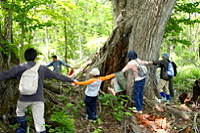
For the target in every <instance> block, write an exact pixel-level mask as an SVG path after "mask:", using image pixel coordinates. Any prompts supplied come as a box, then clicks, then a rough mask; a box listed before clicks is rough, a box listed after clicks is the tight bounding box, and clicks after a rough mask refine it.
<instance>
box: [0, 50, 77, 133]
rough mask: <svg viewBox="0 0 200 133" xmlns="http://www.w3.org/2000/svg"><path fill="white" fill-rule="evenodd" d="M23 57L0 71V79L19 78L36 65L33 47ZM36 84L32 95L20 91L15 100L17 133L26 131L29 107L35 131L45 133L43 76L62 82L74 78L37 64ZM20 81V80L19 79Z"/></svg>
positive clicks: (70, 80)
mask: <svg viewBox="0 0 200 133" xmlns="http://www.w3.org/2000/svg"><path fill="white" fill-rule="evenodd" d="M24 56H25V59H26V61H27V62H25V63H22V64H19V65H16V66H14V67H13V68H11V69H10V70H7V71H4V72H1V73H0V81H3V80H7V79H10V78H17V79H18V80H20V79H21V77H22V75H23V73H24V72H25V71H26V70H28V69H30V68H32V67H34V66H35V65H37V63H35V61H36V57H37V51H36V50H35V49H33V48H29V49H27V50H26V51H25V53H24ZM38 76H39V79H38V86H37V91H36V92H35V94H32V95H23V94H21V92H20V96H19V99H18V102H17V109H16V114H17V118H16V120H17V122H18V124H19V128H18V129H17V130H16V132H17V133H26V132H27V124H26V116H25V112H26V108H27V107H29V106H30V107H31V109H32V114H33V120H34V125H35V130H36V132H37V133H46V129H45V126H44V124H45V120H44V91H43V84H44V82H43V80H44V78H52V79H57V80H61V81H64V82H70V83H73V82H74V79H71V78H69V77H67V76H64V75H62V74H60V73H57V72H53V71H51V70H50V69H48V68H47V67H45V66H43V65H39V68H38ZM20 82H21V81H20Z"/></svg>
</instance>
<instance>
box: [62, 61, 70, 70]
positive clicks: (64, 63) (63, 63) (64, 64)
mask: <svg viewBox="0 0 200 133" xmlns="http://www.w3.org/2000/svg"><path fill="white" fill-rule="evenodd" d="M60 64H62V65H63V66H66V67H70V68H72V67H71V66H70V65H69V64H67V63H66V62H64V61H61V60H60Z"/></svg>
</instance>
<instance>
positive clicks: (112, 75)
mask: <svg viewBox="0 0 200 133" xmlns="http://www.w3.org/2000/svg"><path fill="white" fill-rule="evenodd" d="M113 77H115V74H110V75H107V76H104V77H99V79H101V80H102V81H105V80H108V79H111V78H113Z"/></svg>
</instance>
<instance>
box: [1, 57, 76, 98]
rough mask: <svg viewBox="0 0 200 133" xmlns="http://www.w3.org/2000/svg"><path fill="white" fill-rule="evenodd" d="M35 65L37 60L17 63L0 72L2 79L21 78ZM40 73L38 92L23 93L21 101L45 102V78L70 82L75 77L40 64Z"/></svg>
mask: <svg viewBox="0 0 200 133" xmlns="http://www.w3.org/2000/svg"><path fill="white" fill-rule="evenodd" d="M34 65H35V62H32V61H30V62H26V63H22V64H20V65H16V66H14V67H13V68H11V69H10V70H8V71H4V72H1V73H0V81H3V80H6V79H10V78H17V79H18V80H20V78H21V75H22V73H23V72H24V71H25V70H27V69H29V68H31V67H33V66H34ZM38 74H39V81H38V89H37V92H36V94H33V95H21V94H20V97H19V101H23V102H36V101H41V102H44V92H43V84H44V82H43V80H44V78H52V79H58V80H61V81H65V82H70V83H72V82H73V81H74V79H71V78H69V77H67V76H64V75H62V74H60V73H57V72H53V71H51V70H50V69H48V68H47V67H46V66H43V65H40V67H39V69H38Z"/></svg>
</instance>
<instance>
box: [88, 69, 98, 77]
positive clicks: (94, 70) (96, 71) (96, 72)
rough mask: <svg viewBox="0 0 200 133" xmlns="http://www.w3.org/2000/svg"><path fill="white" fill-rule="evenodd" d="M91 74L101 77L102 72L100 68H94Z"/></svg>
mask: <svg viewBox="0 0 200 133" xmlns="http://www.w3.org/2000/svg"><path fill="white" fill-rule="evenodd" d="M90 74H92V75H95V76H97V75H100V71H99V69H98V68H93V69H92V70H91V71H90Z"/></svg>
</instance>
